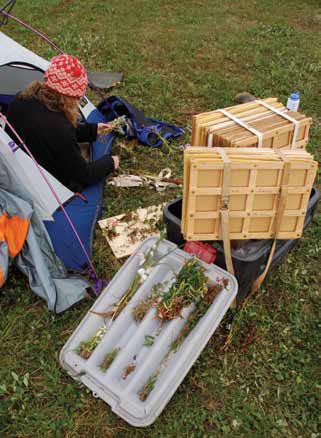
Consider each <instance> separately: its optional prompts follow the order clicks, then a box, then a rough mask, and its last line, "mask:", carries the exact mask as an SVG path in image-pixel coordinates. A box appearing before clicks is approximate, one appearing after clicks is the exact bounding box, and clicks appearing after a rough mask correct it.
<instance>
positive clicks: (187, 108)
mask: <svg viewBox="0 0 321 438" xmlns="http://www.w3.org/2000/svg"><path fill="white" fill-rule="evenodd" d="M2 3H3V2H2ZM14 12H15V13H16V14H17V15H18V16H19V17H21V18H22V19H25V20H26V21H28V22H29V23H31V24H33V25H34V26H35V27H37V28H39V29H40V30H42V31H44V32H46V33H47V34H48V35H49V36H50V37H52V39H53V40H54V41H55V42H56V43H57V44H58V45H60V46H61V47H63V49H65V50H66V51H69V52H72V53H73V54H75V55H77V56H79V57H80V58H81V60H82V61H83V62H84V63H85V64H86V66H87V67H88V68H90V69H97V70H99V69H100V70H114V71H122V72H123V73H124V75H125V80H124V83H123V85H122V87H121V88H120V89H119V90H117V93H119V94H121V95H123V96H124V97H125V98H128V100H129V101H130V102H132V103H133V104H134V105H137V106H138V107H139V108H141V109H143V110H144V111H145V113H146V114H147V115H149V116H153V117H158V118H162V119H164V120H167V121H169V122H174V123H178V124H180V125H182V126H190V125H191V114H193V113H197V112H200V111H206V110H210V109H215V108H218V107H222V106H227V105H230V104H231V102H232V100H233V96H234V95H235V94H236V93H237V92H239V91H242V90H248V91H250V92H252V93H256V95H257V96H259V97H267V96H271V95H274V96H278V97H280V98H281V99H282V100H283V102H285V101H286V98H287V96H288V95H289V94H290V92H292V91H294V90H296V89H299V90H301V92H302V101H301V109H302V110H304V111H305V112H306V114H309V115H311V116H312V117H313V119H314V125H313V129H312V131H311V141H310V144H309V150H310V151H312V152H313V153H314V154H315V157H316V158H317V159H318V160H319V161H320V159H321V147H320V144H321V100H320V96H321V82H320V73H321V7H320V1H319V0H302V1H300V2H299V1H293V0H283V1H279V0H278V1H276V0H260V1H257V0H256V1H255V0H240V1H232V0H226V1H224V2H222V1H218V0H207V1H205V0H197V1H196V0H195V1H192V0H181V1H176V2H173V1H170V0H157V1H155V0H154V1H152V0H145V1H142V0H132V1H129V0H123V1H115V0H110V1H108V2H107V1H105V2H99V1H97V0H87V1H86V2H85V1H71V0H69V1H67V0H66V1H61V0H60V1H58V0H47V1H43V0H33V1H32V2H31V1H27V0H20V1H19V2H18V4H17V6H16V8H15V10H14ZM3 30H4V31H5V32H6V33H7V34H8V35H9V36H12V37H14V38H15V39H17V40H18V41H19V42H20V43H22V44H25V45H27V46H28V47H30V48H31V49H32V50H34V51H36V52H37V53H39V54H40V55H42V56H44V57H47V58H48V57H50V56H52V55H53V54H54V53H53V51H52V50H51V49H49V48H48V47H47V46H46V45H44V44H43V43H42V42H41V41H40V40H38V39H37V38H36V37H34V36H33V35H32V34H30V33H29V32H28V31H26V30H24V29H22V28H20V27H18V26H17V25H14V24H10V25H8V26H7V27H6V28H4V29H3ZM188 140H189V132H188V131H187V134H186V136H185V138H183V139H181V140H180V142H181V143H183V142H188ZM133 152H134V155H133V156H132V157H131V158H129V159H124V158H123V160H122V163H121V166H122V168H123V169H125V170H130V171H131V172H133V173H140V172H144V173H157V172H158V171H160V170H161V169H162V168H163V167H166V166H168V165H170V167H171V168H172V170H173V173H174V176H181V175H182V153H181V152H179V151H177V153H175V156H170V157H169V156H167V155H165V154H163V153H162V152H161V151H158V150H151V149H148V148H146V147H143V146H136V145H133ZM178 195H179V190H176V189H174V190H171V189H170V190H168V191H166V192H164V193H156V192H153V191H150V190H149V189H144V188H137V189H115V188H108V189H107V190H106V203H105V208H104V216H105V217H107V216H109V215H113V214H118V213H121V212H124V211H126V210H130V209H133V208H136V207H138V206H148V205H151V204H153V203H154V202H157V203H158V202H163V201H168V200H170V199H173V198H174V197H176V196H178ZM320 230H321V216H320V214H319V215H318V216H317V217H316V219H315V221H314V223H313V224H312V226H310V227H309V228H308V229H307V231H306V232H305V235H304V237H303V238H302V239H301V241H300V243H299V245H298V246H297V247H296V249H295V250H294V251H292V252H291V253H290V254H289V256H288V257H287V258H286V260H285V261H284V262H283V263H282V264H281V265H280V266H279V267H278V268H277V269H276V270H274V271H273V273H272V274H271V275H270V276H269V278H268V279H267V281H266V282H265V284H264V286H263V287H262V289H261V290H260V291H259V292H258V293H257V294H256V295H255V296H253V297H251V298H249V299H248V300H247V302H246V303H245V305H244V307H243V308H242V309H241V310H240V311H239V312H238V313H237V315H236V317H235V320H234V322H233V325H232V331H231V333H230V335H229V336H228V337H227V333H226V332H225V331H224V328H223V327H221V328H220V329H219V330H218V331H217V332H216V334H215V335H214V336H213V338H212V339H211V341H210V342H209V344H208V346H207V347H206V349H205V350H204V351H203V353H202V354H201V356H200V358H199V360H198V361H197V362H196V364H195V365H194V367H193V368H192V370H191V371H190V373H189V374H188V376H187V377H186V378H185V380H184V382H183V383H182V385H181V386H180V387H179V389H178V391H177V392H176V394H175V395H174V397H173V398H172V400H171V401H170V403H169V404H168V406H167V407H166V409H165V410H164V412H163V414H162V415H161V416H160V418H159V419H158V420H157V421H156V422H155V423H154V424H153V425H152V426H150V427H148V428H146V429H135V428H133V427H130V426H129V425H127V424H126V423H125V422H124V421H122V420H120V419H119V418H118V417H117V416H115V415H114V414H113V413H112V412H111V409H110V408H109V407H108V405H106V404H105V403H104V402H102V401H100V400H97V399H95V398H93V397H92V395H91V394H90V393H89V392H88V391H86V389H85V388H84V387H83V386H81V385H79V384H77V383H76V382H74V381H73V380H72V379H71V378H69V377H68V376H67V375H66V373H65V372H64V371H63V370H62V369H61V368H60V366H59V363H58V354H59V351H60V349H61V348H62V346H63V345H64V343H65V342H66V340H67V338H68V336H70V334H71V333H72V332H73V330H74V329H75V328H76V326H77V325H78V323H79V322H80V321H81V319H82V317H83V315H84V314H85V312H86V311H87V310H88V308H89V307H90V306H91V304H92V303H91V302H90V301H83V302H82V303H80V304H79V305H78V306H76V307H74V308H72V309H70V310H69V311H67V312H65V313H64V314H62V315H58V316H57V315H53V314H52V313H49V312H48V310H47V309H46V306H45V304H44V302H43V301H41V300H40V299H38V298H37V297H36V296H35V295H34V294H33V293H32V292H31V291H30V288H29V287H28V284H27V282H26V280H25V278H24V277H22V275H21V274H19V273H18V272H17V271H14V270H12V271H11V273H10V275H9V278H8V281H7V283H6V285H5V286H4V288H3V289H2V291H1V294H0V339H1V341H0V345H1V356H0V436H1V437H32V438H33V437H41V438H42V437H69V438H71V437H72V438H76V437H81V438H83V437H104V438H105V437H119V438H123V437H131V438H133V437H142V436H143V437H148V438H150V437H152V438H154V437H172V436H173V437H174V436H179V437H189V438H193V437H195V438H198V437H216V436H228V437H229V436H230V437H236V436H240V437H282V438H283V437H309V438H318V437H319V436H320V416H319V415H320V414H319V402H320V398H319V391H320V383H319V382H320V380H318V377H319V373H320V365H319V363H320V362H319V358H318V338H319V330H320V319H319V315H318V304H320V298H319V293H320V284H321V275H320V259H321V257H320V254H321V231H320ZM94 260H95V263H96V266H97V269H98V271H99V274H100V275H101V276H109V277H111V276H112V275H114V274H115V272H117V270H118V269H119V267H120V266H121V264H120V262H119V261H117V260H116V259H115V258H114V257H113V256H112V254H111V251H110V250H109V248H108V246H107V244H106V242H105V240H104V238H103V236H102V235H101V233H100V231H99V230H98V229H97V234H96V240H95V245H94ZM224 346H225V347H224Z"/></svg>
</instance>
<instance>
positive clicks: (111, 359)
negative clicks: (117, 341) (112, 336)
mask: <svg viewBox="0 0 321 438" xmlns="http://www.w3.org/2000/svg"><path fill="white" fill-rule="evenodd" d="M119 352H120V348H114V349H113V350H112V351H110V352H109V353H107V354H106V356H105V357H104V360H103V361H102V363H101V364H100V368H101V369H102V370H103V371H107V370H108V368H109V367H110V365H111V364H112V363H113V362H114V360H115V358H116V357H117V355H118V353H119Z"/></svg>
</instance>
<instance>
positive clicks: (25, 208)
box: [0, 128, 91, 313]
mask: <svg viewBox="0 0 321 438" xmlns="http://www.w3.org/2000/svg"><path fill="white" fill-rule="evenodd" d="M1 134H3V130H2V129H1V128H0V145H1V146H2V147H3V149H2V150H1V151H0V206H1V211H5V212H6V213H7V214H8V215H9V216H10V215H12V216H18V217H19V216H20V217H21V218H23V219H28V220H30V225H29V228H28V234H27V236H26V241H25V244H24V246H23V248H22V250H21V252H20V253H19V254H18V255H17V256H16V257H15V258H14V259H13V263H14V264H15V265H16V266H17V267H18V268H19V269H20V270H21V271H22V272H23V273H24V274H25V275H26V276H27V277H28V279H29V284H30V287H31V289H32V290H33V291H34V292H35V293H36V294H37V295H39V296H40V297H42V298H43V299H44V300H46V302H47V305H48V308H49V309H50V310H52V311H55V312H57V313H59V312H62V311H64V310H66V309H67V308H68V307H70V306H71V305H73V304H75V303H77V302H78V301H80V300H81V299H82V298H83V297H84V296H85V295H86V290H87V288H89V287H90V286H91V285H90V283H89V282H88V281H87V280H85V279H83V278H82V277H80V276H71V275H68V273H67V271H66V269H65V267H64V266H63V264H62V262H61V261H60V260H59V258H58V257H57V255H56V254H55V252H54V250H53V247H52V245H51V242H50V238H49V236H48V233H47V231H46V229H45V227H44V225H43V222H42V219H41V215H39V213H37V211H36V210H35V208H34V202H33V199H32V197H31V196H30V191H29V190H27V185H26V184H25V181H24V178H23V174H24V173H23V169H22V168H20V166H19V165H18V163H17V162H16V161H15V160H11V159H9V157H10V154H11V155H12V156H13V157H14V151H12V149H10V147H8V145H6V144H3V142H1V140H2V139H3V137H2V136H1ZM5 147H7V148H8V151H9V152H8V153H7V152H4V151H6V149H5ZM36 171H37V170H36V169H35V170H34V172H36ZM43 184H45V183H44V182H43ZM10 260H11V258H10V257H9V248H8V245H7V243H6V242H5V241H2V242H1V245H0V266H1V267H2V269H1V271H2V277H3V281H4V280H5V278H6V275H7V269H8V265H9V263H10Z"/></svg>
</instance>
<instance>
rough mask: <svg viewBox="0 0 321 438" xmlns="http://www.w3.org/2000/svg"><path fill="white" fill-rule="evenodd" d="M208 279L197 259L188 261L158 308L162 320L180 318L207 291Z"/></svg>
mask: <svg viewBox="0 0 321 438" xmlns="http://www.w3.org/2000/svg"><path fill="white" fill-rule="evenodd" d="M207 282H208V278H207V277H206V275H205V274H204V269H203V267H202V266H201V265H200V263H199V261H198V260H197V259H195V258H192V259H190V260H188V261H187V262H186V263H185V264H184V266H183V267H182V269H181V270H180V271H179V273H178V275H177V276H176V280H175V282H174V283H173V284H172V285H171V287H170V288H169V290H168V291H167V292H165V293H164V294H163V296H162V299H161V301H160V303H159V304H158V306H157V314H158V317H159V318H161V319H174V318H177V317H178V316H180V314H181V311H182V309H183V308H184V307H187V306H189V305H190V304H192V303H195V302H196V301H198V300H199V299H200V298H202V297H203V296H204V294H205V292H206V291H207Z"/></svg>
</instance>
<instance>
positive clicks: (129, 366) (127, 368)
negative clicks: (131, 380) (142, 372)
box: [122, 363, 136, 380]
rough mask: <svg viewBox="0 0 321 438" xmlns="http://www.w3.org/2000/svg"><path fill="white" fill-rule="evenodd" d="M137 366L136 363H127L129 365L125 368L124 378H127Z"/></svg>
mask: <svg viewBox="0 0 321 438" xmlns="http://www.w3.org/2000/svg"><path fill="white" fill-rule="evenodd" d="M135 368H136V365H135V364H134V363H130V364H129V365H127V367H125V368H124V371H123V375H122V378H123V379H124V380H126V379H127V377H128V376H129V374H131V373H132V372H133V371H134V370H135Z"/></svg>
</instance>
